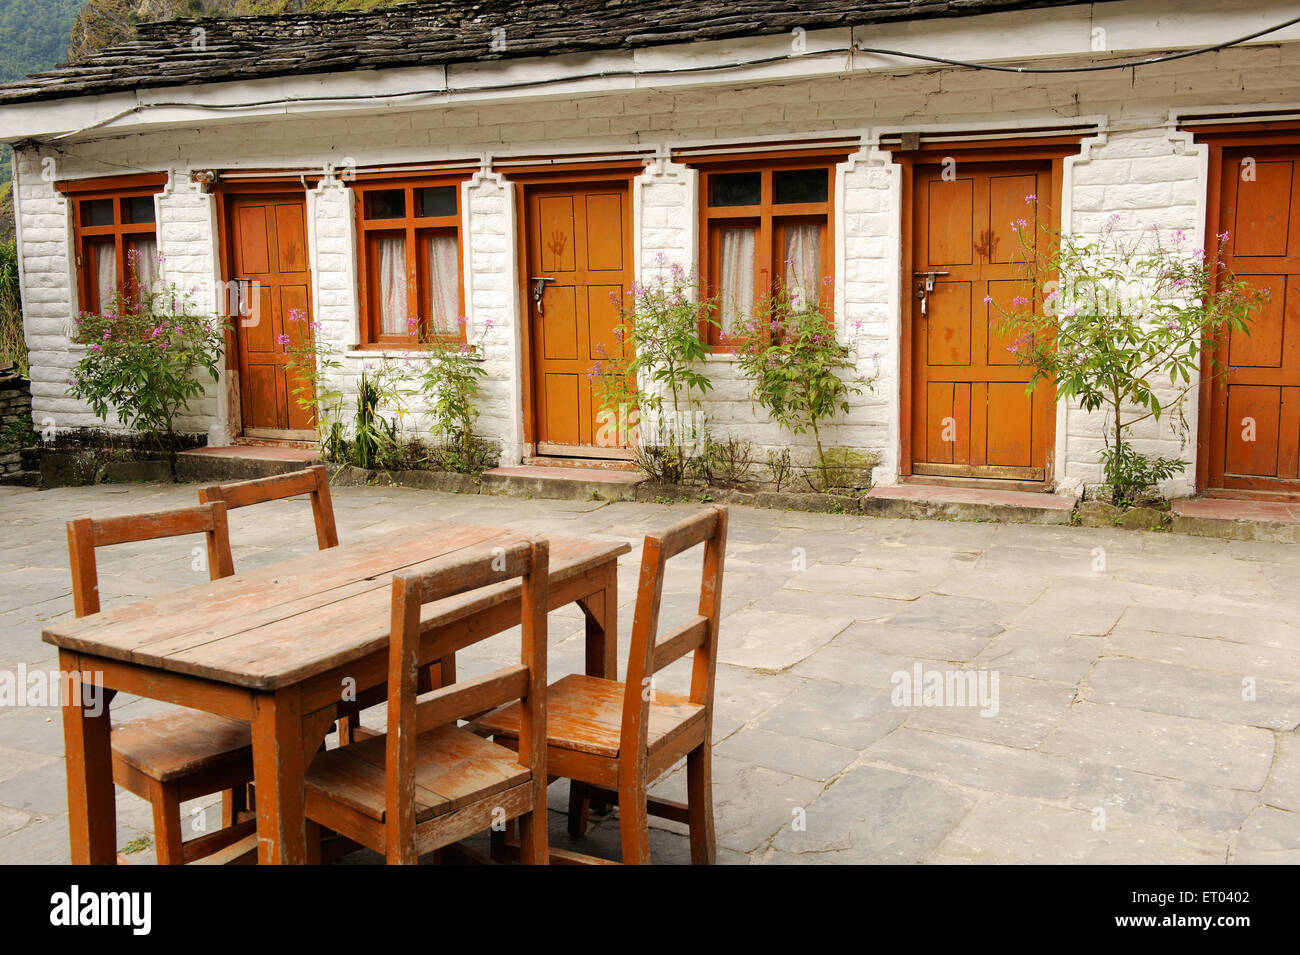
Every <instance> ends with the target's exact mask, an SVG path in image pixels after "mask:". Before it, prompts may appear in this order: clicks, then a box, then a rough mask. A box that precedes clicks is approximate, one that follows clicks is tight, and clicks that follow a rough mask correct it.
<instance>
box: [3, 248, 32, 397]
mask: <svg viewBox="0 0 1300 955" xmlns="http://www.w3.org/2000/svg"><path fill="white" fill-rule="evenodd" d="M11 363H12V364H13V365H14V367H15V368H16V370H17V371H18V374H20V375H22V376H23V377H27V374H28V364H27V342H26V340H25V339H24V337H23V304H22V295H21V294H20V292H19V287H18V250H17V245H16V243H15V242H14V240H13V239H10V240H9V241H8V242H0V367H2V366H4V365H8V364H11Z"/></svg>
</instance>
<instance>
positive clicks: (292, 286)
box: [229, 196, 316, 439]
mask: <svg viewBox="0 0 1300 955" xmlns="http://www.w3.org/2000/svg"><path fill="white" fill-rule="evenodd" d="M229 208H230V236H231V260H230V264H231V272H232V274H231V278H232V279H237V280H239V282H240V293H241V298H242V299H243V300H244V301H243V302H241V308H242V309H243V310H244V311H251V312H252V314H251V315H249V316H246V317H245V316H240V317H238V318H236V319H235V325H236V332H235V334H236V339H237V340H238V343H239V398H240V407H241V415H242V418H243V428H244V434H245V435H249V436H251V437H263V438H297V439H308V438H314V437H315V436H316V435H315V431H314V430H312V420H311V415H310V413H309V412H307V411H305V410H303V409H302V408H301V407H299V405H298V403H297V401H296V400H295V399H294V395H293V389H294V388H295V387H296V382H295V380H294V378H293V375H292V373H291V372H290V371H289V370H288V369H287V368H286V365H287V363H288V361H289V355H288V348H289V345H287V344H285V342H284V338H285V336H288V338H289V341H290V342H291V343H295V344H296V343H297V342H298V341H299V340H300V338H301V336H303V335H310V334H311V330H310V327H309V322H310V321H311V298H310V273H309V272H308V265H307V234H306V230H305V220H306V204H305V202H304V201H303V199H302V198H301V197H297V198H293V197H264V196H239V197H236V198H233V199H232V200H231V201H230V206H229ZM249 300H252V302H253V305H254V307H253V308H251V309H250V308H249V307H248V305H247V304H246V303H247V302H248V301H249ZM291 316H292V317H291ZM295 317H296V318H297V320H294V318H295Z"/></svg>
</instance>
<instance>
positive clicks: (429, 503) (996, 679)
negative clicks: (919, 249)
mask: <svg viewBox="0 0 1300 955" xmlns="http://www.w3.org/2000/svg"><path fill="white" fill-rule="evenodd" d="M193 500H194V488H193V487H185V486H181V487H173V486H162V485H134V486H101V487H93V488H75V489H62V490H57V491H33V490H29V489H25V488H0V540H2V544H0V678H3V677H4V675H5V674H17V673H18V672H19V670H20V667H26V668H28V669H29V670H30V669H32V668H38V669H45V670H51V669H53V668H54V666H55V664H56V656H55V653H54V651H53V649H52V648H50V647H48V646H46V645H45V644H43V643H41V642H40V640H39V632H40V629H41V627H42V626H43V625H44V624H45V623H46V622H47V621H50V620H54V619H59V618H61V617H65V616H68V615H70V614H71V612H72V603H71V596H70V583H69V579H68V568H67V552H66V545H65V537H64V531H63V523H64V522H65V521H66V520H68V519H70V518H73V517H78V516H82V515H101V516H102V515H109V514H115V513H126V512H132V511H143V510H150V509H155V508H162V507H169V506H179V505H181V504H188V503H190V502H192V501H193ZM334 501H335V508H336V511H337V514H338V524H339V531H340V536H341V537H342V538H343V539H344V540H357V539H360V538H364V537H373V536H382V535H383V534H385V533H388V532H391V531H393V530H395V529H399V528H401V529H405V528H408V527H411V526H413V525H418V524H419V522H421V521H433V520H438V519H449V520H462V521H473V522H478V523H487V524H494V525H500V526H510V527H517V528H519V529H520V530H521V531H525V532H528V533H534V534H536V533H541V534H545V533H557V534H558V533H566V534H574V533H580V534H599V535H608V536H612V537H618V538H624V539H627V540H631V541H633V543H634V545H637V546H638V549H637V550H635V551H634V552H633V554H631V555H629V556H628V557H626V558H624V559H623V561H622V563H621V566H620V602H621V608H620V613H621V619H622V622H623V634H622V637H623V639H622V641H621V646H620V650H621V651H622V654H623V657H624V659H625V657H626V652H627V643H626V638H627V631H628V627H629V625H630V621H631V614H632V609H633V604H634V600H635V592H636V581H637V571H638V557H639V542H640V538H641V536H642V535H643V534H645V533H646V532H647V531H649V530H652V529H654V528H657V527H661V526H664V525H666V524H668V523H670V522H671V521H672V520H674V519H676V518H677V517H680V516H681V515H683V514H685V513H689V512H690V511H691V509H692V507H691V505H662V504H652V503H631V502H622V503H603V502H599V501H552V500H520V499H517V498H505V497H489V496H481V495H480V496H457V495H447V494H437V493H433V492H427V491H419V490H413V489H407V488H364V487H362V488H352V487H349V488H339V489H338V490H337V491H336V492H335V496H334ZM254 512H255V513H254ZM732 513H733V516H732V532H731V541H730V547H729V549H728V565H727V566H728V573H727V578H726V584H725V588H724V619H723V624H722V646H721V653H720V661H721V662H720V663H719V666H718V682H717V713H716V719H715V733H714V736H715V740H716V747H715V750H714V795H715V803H716V807H717V830H718V844H719V859H720V861H722V862H728V863H746V862H748V863H836V862H854V863H861V862H866V863H919V862H928V863H971V862H985V863H987V862H1057V863H1070V862H1084V863H1117V862H1143V863H1150V862H1169V863H1197V862H1201V863H1203V862H1215V863H1224V862H1228V863H1234V862H1235V863H1259V862H1265V863H1288V862H1289V863H1296V862H1300V737H1298V736H1297V732H1296V731H1297V725H1298V724H1300V546H1297V545H1290V544H1279V543H1265V542H1252V541H1227V540H1214V539H1207V538H1195V537H1175V536H1172V535H1168V534H1154V533H1135V532H1129V531H1119V530H1110V529H1083V528H1073V527H1059V526H1033V525H1023V524H978V523H966V524H959V523H951V522H943V521H907V520H893V519H873V518H864V517H861V516H837V515H822V514H807V513H794V512H776V511H765V510H755V509H750V508H741V507H738V508H734V509H733V512H732ZM231 523H232V528H231V529H232V537H233V540H234V546H235V562H236V567H238V568H240V569H249V568H253V567H258V566H263V565H266V564H269V563H272V562H275V561H278V560H284V559H286V558H289V557H292V556H295V555H298V554H303V553H309V552H311V551H312V550H314V548H315V542H314V536H313V534H312V530H311V522H310V515H309V512H308V509H307V507H306V505H305V503H303V502H301V501H292V502H277V503H275V504H271V505H266V506H264V507H261V508H255V509H250V510H247V511H238V512H235V513H234V514H232V519H231ZM194 546H195V542H194V541H189V540H176V541H165V542H154V543H150V544H143V545H128V546H124V547H121V548H117V549H115V550H113V551H108V552H105V553H104V554H103V555H102V556H101V562H100V570H101V582H102V587H103V593H104V597H105V604H106V605H111V604H114V603H119V602H123V601H129V600H132V599H139V598H141V597H145V596H149V595H152V594H156V593H162V592H166V591H167V590H169V589H172V588H175V587H179V586H183V585H185V584H187V583H191V582H193V580H194V577H195V574H196V573H198V571H196V570H195V569H193V567H194V557H193V548H194ZM698 566H699V562H698V557H695V556H692V557H688V558H684V559H683V560H682V561H681V562H680V563H679V564H677V565H674V566H672V567H671V568H670V573H669V574H668V577H667V579H666V581H665V584H664V604H663V606H664V620H665V623H668V622H671V620H672V619H673V615H674V614H685V613H689V612H691V611H692V609H693V606H694V601H695V599H696V598H695V593H694V588H695V587H696V586H697V583H698V577H697V576H696V575H697V574H698ZM513 652H515V651H513V650H512V647H511V644H510V635H508V634H507V635H502V636H499V637H496V638H493V639H492V640H489V641H485V642H484V643H483V644H480V645H478V646H476V647H475V648H473V649H472V651H470V652H467V653H465V654H463V655H462V657H461V659H462V661H463V663H462V669H463V671H464V672H465V674H466V675H474V674H476V673H480V672H484V671H486V670H488V669H490V668H492V667H493V666H495V665H498V664H500V663H501V662H504V661H506V660H509V659H510V658H511V656H512V653H513ZM582 659H583V642H582V618H581V615H580V614H579V613H578V612H577V611H576V609H574V608H569V609H566V610H564V611H560V612H557V613H556V614H555V615H553V617H552V652H551V659H550V666H551V669H552V673H553V674H561V673H564V672H571V671H576V670H578V669H580V667H581V665H582ZM687 678H688V670H687V668H686V663H685V661H680V662H679V663H678V664H675V665H674V666H673V667H670V668H669V669H668V670H667V671H665V672H664V673H663V674H662V676H661V680H660V683H659V685H660V686H661V687H662V688H663V689H669V690H671V689H674V688H675V687H676V686H677V685H680V684H683V683H684V682H685V681H686V679H687ZM918 678H919V679H918ZM10 679H12V677H10ZM913 683H915V685H912V684H913ZM8 702H9V705H4V706H0V862H5V863H22V862H34V863H42V862H44V863H57V862H63V861H66V860H67V857H68V847H67V829H66V825H67V823H66V799H65V793H64V774H63V761H62V746H63V744H62V733H61V728H60V722H59V713H58V710H57V709H56V708H50V707H40V706H25V707H19V706H14V705H12V701H8ZM159 707H160V704H157V703H155V702H153V701H149V700H132V699H125V700H121V701H120V703H115V705H114V713H115V714H118V715H120V716H121V717H122V718H123V719H126V718H129V717H130V716H132V715H143V714H146V713H151V712H155V711H156V710H157V709H158V708H159ZM367 722H372V723H373V724H374V725H377V726H382V713H380V712H374V711H372V712H371V713H369V714H367ZM685 786H686V781H685V772H684V770H682V769H680V768H678V769H677V770H675V771H673V772H672V773H670V774H669V775H667V776H666V777H664V778H663V779H662V780H660V782H659V783H658V784H657V786H656V787H655V789H656V791H658V792H660V793H662V794H664V795H667V796H670V797H678V798H680V797H683V796H684V794H685ZM214 802H215V800H213V799H208V800H202V801H199V802H196V803H194V804H191V805H189V806H187V807H186V818H187V825H188V827H189V828H190V829H192V830H197V829H199V828H200V827H203V826H209V827H210V826H212V825H214V824H215V814H214V812H213V810H212V807H213V804H214ZM118 805H119V815H118V829H119V845H120V846H121V847H122V848H123V850H124V851H125V850H127V849H130V850H132V851H131V852H130V855H129V858H130V859H131V861H133V862H135V861H140V862H148V861H151V860H152V854H151V851H150V850H149V849H148V848H147V842H148V837H149V835H150V833H151V822H150V814H149V810H148V807H147V806H146V805H145V803H143V802H142V801H141V800H139V799H136V798H135V797H134V796H131V795H129V794H127V793H119V799H118ZM565 805H566V792H565V786H564V784H563V783H557V784H556V785H555V786H553V787H552V791H551V807H552V810H553V811H552V813H551V816H552V818H551V831H552V837H553V839H554V841H555V842H556V844H558V845H571V844H573V843H572V841H571V840H570V839H569V837H568V835H567V833H566V832H565V825H564V818H563V815H562V810H563V808H564V806H565ZM654 826H655V828H654V831H653V834H652V851H653V853H654V857H655V859H656V860H658V861H663V862H683V861H687V860H688V859H689V850H688V845H687V840H686V837H685V834H684V833H685V830H684V828H683V827H682V826H680V825H677V824H675V823H669V822H662V823H661V822H659V821H655V822H654ZM618 844H619V842H618V820H617V813H614V814H611V815H607V816H604V817H601V818H598V819H597V820H596V822H595V824H594V826H593V827H592V829H591V832H590V833H589V835H588V836H587V837H586V838H584V839H583V840H581V841H580V842H579V843H578V845H579V846H580V847H581V848H582V849H584V850H585V851H589V852H594V853H596V854H600V855H606V856H609V857H616V856H617V853H618ZM347 861H349V862H354V863H368V862H376V861H378V860H377V858H376V857H374V856H372V855H370V854H368V853H357V854H355V855H354V856H352V857H349V859H348V860H347Z"/></svg>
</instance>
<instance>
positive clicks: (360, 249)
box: [352, 176, 466, 349]
mask: <svg viewBox="0 0 1300 955" xmlns="http://www.w3.org/2000/svg"><path fill="white" fill-rule="evenodd" d="M465 180H466V177H464V176H457V177H446V176H439V177H433V178H410V179H406V178H403V179H378V178H376V179H367V180H365V181H361V182H356V183H354V184H353V185H352V188H353V191H354V192H355V193H356V204H357V209H356V216H357V278H358V283H359V285H360V302H361V339H362V340H361V347H362V348H373V349H383V348H390V347H395V346H396V347H401V348H410V347H412V346H413V345H416V344H417V343H418V342H420V341H429V340H434V341H443V342H457V341H459V342H462V343H463V342H464V341H466V334H465V326H464V325H463V324H462V325H461V326H460V328H459V330H458V331H457V333H456V334H454V335H433V334H432V329H431V327H430V322H431V312H430V309H429V308H428V307H427V303H428V301H429V295H430V290H429V268H428V255H427V245H428V241H429V239H430V238H431V237H433V236H438V235H441V236H448V235H452V236H454V237H455V239H456V289H457V317H460V316H463V315H465V314H466V310H465V282H464V275H465V241H464V230H463V228H462V213H463V211H464V210H463V208H462V203H463V197H462V195H461V189H460V186H461V183H462V182H464V181H465ZM446 187H451V188H452V189H453V192H454V195H455V197H456V212H455V214H453V215H446V216H420V215H418V214H417V212H418V209H417V205H416V203H417V193H418V192H419V191H420V190H421V189H437V188H446ZM377 192H401V193H402V194H403V198H404V202H405V206H404V210H405V214H404V215H403V216H401V217H400V218H399V217H393V218H388V219H380V218H368V217H367V215H366V198H367V196H369V195H372V194H374V193H377ZM398 234H400V235H401V236H402V237H403V239H404V241H405V248H406V302H407V313H408V315H411V316H416V317H418V318H419V320H420V325H419V328H418V331H417V330H412V331H409V332H406V333H404V334H401V335H392V334H385V333H384V331H383V324H382V310H381V308H380V305H379V287H380V286H379V271H378V270H379V254H378V251H377V245H378V241H379V239H381V238H387V237H393V236H395V235H398Z"/></svg>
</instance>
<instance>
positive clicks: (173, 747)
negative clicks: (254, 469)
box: [68, 502, 256, 865]
mask: <svg viewBox="0 0 1300 955" xmlns="http://www.w3.org/2000/svg"><path fill="white" fill-rule="evenodd" d="M188 534H203V535H204V536H205V537H206V538H207V552H208V574H209V576H210V577H211V579H213V580H216V579H218V578H220V577H229V576H230V575H231V574H233V573H234V572H235V569H234V565H233V563H232V561H231V557H230V534H229V530H228V527H227V521H226V505H225V504H224V503H221V502H214V503H211V504H202V505H199V506H198V507H189V508H181V509H179V510H171V511H156V512H153V513H149V514H132V515H127V516H123V517H109V518H98V519H93V518H88V517H83V518H81V519H79V520H75V521H69V522H68V554H69V557H70V560H71V564H72V598H73V604H74V607H75V610H76V614H77V616H78V617H84V616H87V615H88V614H93V613H98V612H99V606H100V605H99V571H98V568H97V565H96V562H95V549H96V548H98V547H108V546H111V545H113V544H125V543H127V542H129V541H146V540H157V539H159V538H164V537H180V536H183V535H188ZM112 743H113V782H115V783H117V784H118V785H119V786H121V787H122V788H123V789H126V790H128V791H129V792H133V793H135V794H136V795H137V796H140V797H141V798H142V799H147V800H148V801H149V803H150V804H151V805H152V806H153V822H154V842H155V844H156V847H157V854H158V862H159V864H160V865H180V864H182V863H185V862H192V861H194V860H197V859H200V858H203V857H206V856H211V855H213V854H214V853H219V852H222V851H225V850H229V849H230V848H231V847H232V846H235V845H237V844H238V843H239V842H240V841H241V840H243V839H245V838H247V837H249V836H251V834H252V833H253V832H255V830H256V824H255V823H254V822H244V823H236V822H235V819H234V818H233V815H232V813H231V811H230V808H229V807H230V806H231V805H233V801H232V798H231V796H230V793H231V791H232V790H235V789H236V788H240V789H242V787H244V786H245V785H246V784H247V783H248V782H249V781H250V780H251V779H252V778H253V757H252V737H251V733H250V731H249V727H248V724H246V723H242V722H240V721H238V720H231V719H226V718H225V717H221V716H215V715H213V714H211V713H204V712H201V711H199V710H181V709H177V710H170V711H168V712H165V713H160V714H158V715H156V716H147V717H143V718H141V719H137V720H131V721H130V722H127V723H123V724H122V725H121V726H115V727H113V732H112ZM216 792H221V793H224V794H225V795H224V796H223V805H225V806H226V807H227V809H226V812H225V813H223V815H224V817H225V818H224V820H223V826H222V828H221V829H219V830H218V831H216V832H213V833H209V834H207V835H204V836H200V837H199V838H197V839H192V840H190V841H189V842H183V841H182V837H181V803H182V802H184V801H185V800H188V799H197V798H198V797H200V796H206V795H209V794H211V793H216Z"/></svg>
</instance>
